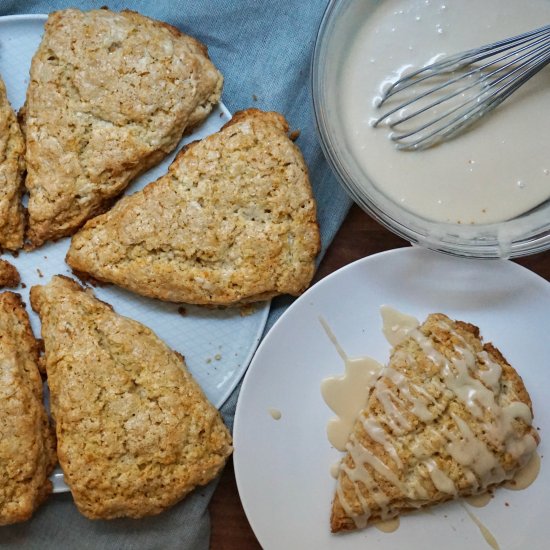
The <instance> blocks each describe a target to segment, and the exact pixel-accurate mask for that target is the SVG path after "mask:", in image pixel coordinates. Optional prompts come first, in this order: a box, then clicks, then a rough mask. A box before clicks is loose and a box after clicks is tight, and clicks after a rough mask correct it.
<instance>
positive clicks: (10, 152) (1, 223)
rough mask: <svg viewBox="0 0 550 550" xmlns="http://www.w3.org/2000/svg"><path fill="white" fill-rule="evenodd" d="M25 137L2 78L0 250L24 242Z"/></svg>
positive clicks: (0, 80)
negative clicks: (22, 197)
mask: <svg viewBox="0 0 550 550" xmlns="http://www.w3.org/2000/svg"><path fill="white" fill-rule="evenodd" d="M24 157H25V141H24V139H23V134H22V133H21V129H20V127H19V123H18V122H17V118H16V116H15V113H14V112H13V109H12V108H11V105H10V103H9V101H8V96H7V94H6V86H5V84H4V81H3V80H2V79H1V78H0V251H1V250H2V249H3V248H4V249H6V250H17V249H19V248H21V247H22V246H23V240H24V232H25V211H24V208H23V205H22V203H21V196H22V194H23V189H24V188H23V173H24V171H25V158H24Z"/></svg>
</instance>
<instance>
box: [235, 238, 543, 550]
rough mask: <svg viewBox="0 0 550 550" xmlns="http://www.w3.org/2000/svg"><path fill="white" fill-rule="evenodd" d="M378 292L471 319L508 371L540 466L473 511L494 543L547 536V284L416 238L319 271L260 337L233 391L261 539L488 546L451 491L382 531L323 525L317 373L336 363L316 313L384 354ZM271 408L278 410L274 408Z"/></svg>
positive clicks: (356, 350)
mask: <svg viewBox="0 0 550 550" xmlns="http://www.w3.org/2000/svg"><path fill="white" fill-rule="evenodd" d="M383 304H387V305H390V306H393V307H395V308H397V309H399V310H401V311H403V312H404V313H409V314H411V315H414V316H415V317H417V318H419V319H424V318H425V316H426V315H428V314H429V313H431V312H442V313H446V314H448V315H449V316H451V317H454V318H457V319H462V320H466V321H469V322H472V323H474V324H476V325H478V326H479V327H480V328H481V332H482V335H483V336H484V338H485V340H486V341H492V342H493V343H494V344H495V345H496V346H497V347H499V348H500V350H501V351H502V353H503V354H504V356H505V357H506V358H507V359H508V360H509V361H510V362H511V364H512V365H513V366H515V368H516V369H517V370H518V371H519V373H520V374H521V376H522V377H523V379H524V381H525V383H526V386H527V388H528V390H529V391H530V393H531V397H532V400H533V406H534V412H535V426H537V427H540V429H541V431H540V433H541V437H542V442H541V444H540V447H539V453H540V454H541V455H542V457H543V459H542V467H541V472H540V474H539V477H538V478H537V480H536V481H535V483H534V484H533V485H531V486H530V487H529V488H527V489H526V490H524V491H508V490H506V489H499V490H498V491H497V492H496V496H495V498H494V499H493V500H492V501H491V502H490V503H489V504H488V505H487V506H486V507H484V508H475V509H473V512H474V514H475V515H476V516H477V517H478V518H479V519H480V520H481V522H482V523H483V524H484V525H485V526H486V527H487V528H488V529H489V531H490V532H491V533H492V534H493V535H494V536H495V537H496V540H497V541H498V543H499V544H500V547H501V548H502V549H503V550H504V549H518V550H520V549H526V548H533V549H534V548H547V547H548V546H547V544H548V541H547V539H548V538H549V537H550V522H549V521H548V510H550V491H549V490H548V487H550V469H549V468H547V467H546V461H547V460H548V459H547V458H546V456H547V455H548V456H549V457H550V451H549V446H550V440H549V439H548V438H547V437H545V436H548V432H549V431H550V407H548V406H547V405H548V396H549V395H550V373H549V369H548V358H549V357H550V338H549V336H548V329H549V326H550V284H548V282H546V281H545V280H544V279H542V278H540V277H538V276H537V275H535V274H533V273H532V272H530V271H528V270H527V269H525V268H522V267H520V266H518V265H517V264H514V263H512V262H509V261H505V260H485V261H483V260H465V259H457V258H453V257H449V256H443V255H441V254H438V253H434V252H429V251H426V250H422V249H415V248H404V249H400V250H395V251H391V252H386V253H383V254H377V255H375V256H370V257H368V258H365V259H363V260H360V261H357V262H355V263H353V264H351V265H349V266H346V267H345V268H343V269H341V270H339V271H337V272H336V273H334V274H332V275H331V276H329V277H327V278H325V279H323V280H322V281H320V282H319V283H318V284H316V285H315V286H313V287H312V288H311V289H310V290H309V291H307V292H306V293H305V294H304V295H303V296H301V297H300V298H299V299H298V300H297V301H296V302H294V304H293V305H292V306H290V308H289V309H288V310H287V311H286V312H285V313H284V314H283V316H282V317H281V318H280V319H279V321H278V322H277V323H276V324H275V325H274V326H273V328H272V329H271V330H270V332H269V333H268V335H267V337H266V338H265V339H264V341H263V342H262V344H261V345H260V347H259V348H258V351H257V352H256V355H255V356H254V359H253V360H252V363H251V365H250V368H249V369H248V372H247V374H246V376H245V379H244V382H243V386H242V389H241V394H240V398H239V402H238V404H237V412H236V417H235V427H234V441H235V454H234V461H235V462H234V463H235V474H236V478H237V485H238V488H239V492H240V495H241V499H242V502H243V505H244V509H245V511H246V514H247V516H248V519H249V521H250V524H251V525H252V528H253V530H254V532H255V533H256V536H257V537H258V539H259V541H260V543H261V544H262V546H263V548H265V549H266V550H271V549H274V550H275V549H277V550H279V549H281V548H284V549H286V550H294V549H296V550H300V549H310V548H311V549H315V550H324V549H331V550H332V549H345V550H352V549H357V550H359V549H361V550H365V549H367V548H376V549H377V550H384V549H392V550H393V549H407V550H413V549H425V548H437V549H439V548H445V550H452V549H456V550H463V549H464V548H471V549H474V548H479V549H488V548H489V546H488V544H487V542H486V541H485V539H484V538H483V537H482V535H481V533H480V531H479V530H478V528H477V527H476V526H475V524H474V523H473V521H472V520H471V519H469V517H468V516H467V514H466V512H465V510H464V508H462V507H461V505H460V504H459V503H457V502H454V503H449V504H446V505H443V506H441V507H436V508H434V509H433V511H430V512H429V513H428V512H423V513H416V514H411V515H409V516H405V517H403V518H402V519H401V526H400V528H399V529H398V530H397V531H396V532H394V533H391V534H384V533H381V532H380V531H378V530H377V529H375V528H370V529H366V530H363V531H360V532H355V533H349V534H344V535H331V534H330V532H329V531H330V528H329V516H330V505H331V501H332V496H333V491H334V486H335V481H334V479H333V478H332V477H331V476H330V467H331V465H332V464H334V463H335V462H337V461H338V459H339V458H340V456H341V455H340V453H339V452H338V451H337V450H335V449H334V448H332V447H331V446H330V444H329V442H328V440H327V437H326V424H327V421H328V420H329V419H330V418H332V417H333V416H334V415H333V413H332V411H330V410H329V409H328V407H327V406H326V405H325V403H324V401H323V399H322V397H321V393H320V385H321V380H322V379H323V378H325V377H327V376H333V375H338V374H341V373H343V368H344V366H343V363H342V360H341V358H340V356H339V355H338V354H337V352H336V350H335V348H334V346H333V344H332V343H331V342H330V341H329V339H328V338H327V336H326V334H325V332H324V330H323V328H322V326H321V324H320V322H319V316H322V317H324V318H325V319H326V321H327V322H328V324H329V326H330V327H331V329H332V330H333V332H334V333H335V335H336V338H337V339H338V341H339V342H340V344H341V345H342V347H343V349H344V350H345V351H346V352H347V354H348V356H350V357H360V356H365V355H368V356H371V357H374V358H375V359H377V360H379V361H381V362H385V361H387V357H388V353H389V345H388V344H387V343H386V340H385V339H384V337H383V335H382V332H381V325H382V323H381V320H380V315H379V308H380V306H381V305H383ZM270 409H277V410H279V411H280V412H281V415H282V416H281V418H280V420H274V418H273V417H272V416H271V414H270V412H269V410H270ZM506 502H507V503H508V504H509V506H506V504H505V503H506ZM544 541H546V542H544Z"/></svg>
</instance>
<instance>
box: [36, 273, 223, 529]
mask: <svg viewBox="0 0 550 550" xmlns="http://www.w3.org/2000/svg"><path fill="white" fill-rule="evenodd" d="M31 303H32V307H33V309H34V310H35V311H36V312H37V313H38V314H39V316H40V319H41V321H42V338H43V340H44V346H45V354H46V356H45V357H46V371H47V374H48V385H49V388H50V395H51V409H52V415H53V417H54V419H55V422H56V431H57V438H58V451H57V452H58V457H59V463H60V465H61V467H62V469H63V472H64V475H65V481H66V483H67V484H68V485H69V487H70V489H71V492H72V495H73V498H74V500H75V503H76V505H77V507H78V509H79V510H80V512H81V513H82V514H84V515H85V516H87V517H88V518H92V519H95V518H103V519H112V518H116V517H123V516H126V517H133V518H139V517H142V516H147V515H152V514H158V513H159V512H162V510H164V509H166V508H167V507H169V506H171V505H173V504H175V503H176V502H178V501H179V500H181V499H182V498H183V497H184V496H185V495H186V494H187V493H189V492H190V491H191V490H193V489H194V488H195V487H196V486H198V485H204V484H206V483H208V482H209V481H210V480H212V479H213V478H214V477H216V476H217V475H218V473H219V472H220V471H221V469H222V468H223V466H224V464H225V461H226V459H227V457H228V456H229V455H230V454H231V451H232V448H231V437H230V435H229V432H228V430H227V428H226V427H225V425H224V424H223V422H222V420H221V417H220V415H219V413H218V411H217V410H216V409H215V408H214V407H213V406H212V405H211V404H210V403H209V402H208V401H207V399H206V397H205V396H204V394H203V393H202V391H201V389H200V387H199V386H198V384H197V383H196V382H195V381H194V380H193V378H192V377H191V375H190V374H189V372H188V371H187V369H186V366H185V363H184V360H183V357H182V356H181V355H179V354H177V353H175V352H173V351H172V350H170V349H169V348H168V347H167V346H166V345H165V344H164V343H163V342H162V341H161V340H160V339H159V338H158V337H157V336H156V335H155V334H154V333H153V332H152V331H151V330H150V329H148V328H147V327H145V326H143V325H142V324H140V323H138V322H136V321H133V320H131V319H128V318H126V317H122V316H120V315H117V314H116V313H115V312H114V311H113V310H112V308H111V307H110V306H109V305H108V304H105V303H103V302H101V301H99V300H97V299H96V298H95V297H94V295H93V293H92V292H91V291H89V290H88V291H85V290H83V289H82V287H80V286H79V285H78V284H77V283H76V282H74V281H73V280H71V279H68V278H65V277H61V276H56V277H54V278H53V279H52V281H51V282H50V283H49V284H48V285H46V286H35V287H33V288H32V289H31Z"/></svg>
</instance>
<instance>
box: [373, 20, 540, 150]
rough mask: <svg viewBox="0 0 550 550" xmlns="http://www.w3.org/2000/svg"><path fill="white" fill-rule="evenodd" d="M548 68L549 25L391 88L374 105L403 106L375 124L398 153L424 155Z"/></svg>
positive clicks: (446, 61)
mask: <svg viewBox="0 0 550 550" xmlns="http://www.w3.org/2000/svg"><path fill="white" fill-rule="evenodd" d="M549 62H550V25H546V26H544V27H541V28H539V29H535V30H533V31H530V32H526V33H524V34H521V35H518V36H514V37H512V38H507V39H505V40H501V41H499V42H495V43H492V44H488V45H486V46H481V47H479V48H474V49H472V50H468V51H465V52H461V53H458V54H455V55H450V56H447V57H445V58H443V59H441V60H440V61H437V62H436V63H432V64H430V65H427V66H425V67H423V68H422V69H419V70H417V71H415V72H413V73H410V74H408V75H407V76H405V77H403V78H401V79H399V80H398V81H396V82H395V83H393V84H392V85H391V86H390V87H389V88H388V89H387V90H386V91H385V93H384V95H383V97H382V98H381V101H380V102H379V104H378V107H379V108H380V107H381V106H382V105H385V104H386V103H388V105H387V106H388V107H389V103H390V101H389V100H391V103H394V102H395V101H401V103H400V104H399V105H396V106H394V107H389V110H388V111H387V112H386V113H385V114H383V115H382V116H381V117H380V118H378V119H377V120H376V121H375V122H374V123H373V126H375V127H376V126H378V125H379V124H381V123H383V122H385V123H386V124H387V125H388V126H389V127H390V128H391V129H392V134H391V135H390V138H391V139H392V140H393V141H394V142H395V143H396V145H397V147H398V148H399V149H403V150H419V149H426V148H428V147H431V146H432V145H435V144H436V143H439V142H440V141H442V140H444V139H448V138H450V137H452V136H455V135H456V134H457V133H458V132H460V131H462V130H464V129H465V128H466V127H468V126H470V125H471V124H472V123H474V122H475V121H477V120H478V119H479V118H480V117H482V116H483V115H485V114H487V113H488V112H489V111H491V110H493V109H494V108H495V107H497V106H498V105H500V104H501V103H502V102H503V101H504V100H505V99H506V98H508V97H509V96H510V95H511V94H512V93H514V92H515V91H516V90H517V89H518V88H519V87H520V86H522V85H523V84H524V83H525V82H527V81H528V80H529V79H530V78H531V77H532V76H533V75H535V74H536V73H538V72H539V71H540V70H541V69H542V68H543V67H544V66H545V65H546V64H547V63H549Z"/></svg>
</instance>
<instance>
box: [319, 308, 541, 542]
mask: <svg viewBox="0 0 550 550" xmlns="http://www.w3.org/2000/svg"><path fill="white" fill-rule="evenodd" d="M381 313H382V318H383V325H384V333H385V334H386V336H387V338H388V340H390V342H394V343H395V342H397V343H400V342H403V341H404V340H405V339H407V338H411V339H413V340H414V341H416V343H417V344H418V345H419V347H420V348H421V349H422V351H423V353H424V354H425V355H426V356H427V357H428V358H429V359H430V360H431V361H433V363H434V364H435V366H437V368H438V369H439V373H440V376H439V377H435V378H434V380H433V381H432V384H433V385H434V387H435V388H436V389H437V391H438V392H440V393H441V394H444V395H448V394H449V393H450V394H453V395H454V396H455V397H454V398H456V399H457V400H458V401H459V402H462V404H463V405H464V406H465V408H466V409H467V410H468V411H469V412H470V414H472V415H473V416H474V417H476V418H477V421H478V422H479V423H480V424H481V426H482V429H483V432H484V433H485V434H486V436H487V437H488V439H489V442H490V443H491V444H492V445H495V447H496V448H499V449H502V448H505V449H506V450H507V451H508V452H509V453H510V454H511V455H512V457H513V458H514V459H515V460H517V461H518V463H519V464H525V463H527V461H528V460H529V459H530V457H532V455H533V452H534V450H535V448H536V441H535V439H534V438H533V437H532V436H531V435H530V434H526V435H524V436H521V435H518V434H517V432H516V431H515V429H514V423H515V421H516V419H521V420H523V421H524V422H525V423H526V424H531V421H532V417H531V412H530V410H529V407H527V406H526V405H525V404H523V403H520V402H512V403H509V404H507V405H503V406H501V405H499V404H498V403H497V401H496V398H495V394H496V393H497V392H498V391H499V389H500V376H501V372H502V369H501V368H500V365H498V364H497V363H496V362H495V361H493V360H492V359H491V357H490V356H489V354H488V353H487V352H485V351H482V352H478V353H476V354H474V352H473V351H472V350H471V349H469V347H468V344H467V342H466V341H465V340H464V339H462V337H461V336H460V335H459V334H458V333H456V332H453V339H454V340H453V341H454V346H455V347H454V355H453V357H452V358H451V359H448V358H447V357H446V356H444V355H443V354H441V353H440V352H439V351H438V350H437V349H436V347H435V345H434V342H433V340H432V339H431V338H430V337H428V336H426V335H425V334H424V333H423V332H422V331H421V330H420V329H419V326H418V321H417V320H416V319H414V318H413V317H410V316H406V315H403V314H400V313H399V312H398V311H396V310H393V309H392V308H389V307H383V308H382V310H381ZM323 326H325V330H326V331H327V334H329V337H330V338H331V340H332V341H333V342H335V343H336V344H337V342H336V338H335V337H334V334H332V331H330V329H329V328H328V326H327V325H326V323H324V325H323ZM438 328H440V329H442V330H443V331H446V332H450V331H452V327H451V326H450V325H447V324H446V322H445V321H444V320H441V321H438ZM337 349H338V350H339V354H340V355H341V357H342V358H343V359H344V362H345V365H346V374H345V375H344V376H343V377H338V378H333V379H330V380H325V381H324V382H323V386H324V389H323V395H324V397H325V400H327V395H326V393H327V392H326V388H327V384H328V387H329V389H330V392H329V401H330V402H329V401H327V403H328V404H329V406H330V407H331V408H332V409H333V410H334V411H335V412H336V413H337V414H340V413H342V414H343V415H344V419H343V420H342V419H341V418H338V419H336V420H333V421H332V422H333V423H334V422H335V421H340V422H339V428H340V429H339V433H340V437H341V436H342V434H344V433H346V434H347V440H346V442H345V443H344V444H343V449H345V450H347V451H348V453H349V456H350V457H351V462H350V463H348V462H346V461H342V462H341V464H340V468H339V472H338V475H339V476H341V475H345V476H347V478H348V479H349V480H350V481H351V482H352V484H353V487H354V494H355V497H356V499H357V500H358V502H359V503H360V504H361V507H362V513H360V514H358V512H357V509H356V508H355V507H354V505H353V504H352V503H351V502H349V501H348V499H347V498H346V496H345V495H344V493H343V491H342V488H341V486H340V484H338V486H337V495H338V498H339V500H340V503H341V504H342V507H343V508H344V510H345V512H346V513H347V514H348V515H349V516H350V517H352V518H354V521H355V522H356V525H357V527H358V528H361V527H364V526H366V525H367V523H368V521H369V517H370V515H371V510H370V504H369V501H368V499H367V498H366V496H365V493H364V490H365V489H366V492H367V494H369V496H370V497H371V498H372V500H373V501H374V502H375V503H376V505H377V507H378V508H377V509H376V514H377V516H380V517H381V518H382V519H389V518H391V517H392V516H393V514H394V513H395V512H394V511H393V510H392V507H391V502H390V500H391V499H390V497H389V496H388V495H387V494H385V493H384V492H383V490H382V489H381V487H380V484H379V483H378V482H377V481H376V480H375V479H374V478H373V475H372V473H371V472H372V471H374V472H376V474H377V475H378V476H381V477H382V478H384V479H385V480H386V482H387V483H389V484H390V485H392V486H393V487H394V488H396V489H397V490H398V491H399V492H400V493H401V494H402V495H403V496H404V497H405V498H406V499H407V500H408V505H409V506H418V507H420V506H422V505H423V501H425V499H427V498H429V494H428V492H427V490H426V488H425V487H424V486H423V485H422V480H421V479H417V480H416V482H414V483H411V482H410V481H409V482H407V483H405V482H404V477H403V476H402V472H403V467H404V465H403V462H402V460H401V458H400V456H399V453H398V452H397V449H396V447H395V446H394V444H393V443H392V441H391V440H390V438H389V437H388V434H387V431H386V428H389V429H390V431H392V432H393V433H394V434H399V433H405V432H406V431H407V430H409V429H410V428H411V415H412V417H413V418H414V417H416V418H418V419H420V420H422V421H423V422H425V423H426V424H427V425H429V424H430V422H431V421H433V420H435V419H436V418H437V416H438V415H439V414H440V412H441V406H442V405H441V404H440V403H438V402H437V400H435V399H434V398H433V397H432V396H431V394H430V393H429V392H428V391H426V389H424V388H423V387H421V386H418V385H416V384H414V383H413V382H411V381H410V380H408V379H407V378H406V377H405V376H404V375H403V374H401V373H400V372H398V371H396V370H395V369H393V368H390V367H389V366H387V367H384V368H382V367H381V366H380V365H379V364H377V363H376V362H374V361H373V360H372V359H370V358H366V360H365V358H364V359H363V361H359V360H355V361H350V360H349V358H348V357H347V355H346V354H345V352H344V351H343V349H342V348H341V347H340V346H339V345H337ZM394 353H402V349H401V350H396V351H394ZM403 353H405V352H403ZM405 359H407V357H406V356H405ZM476 362H477V363H480V364H481V367H482V368H481V371H482V372H481V375H480V374H479V369H478V368H477V366H476ZM350 364H351V365H355V366H361V365H362V367H361V369H362V370H363V371H364V372H363V373H362V374H360V372H359V371H360V370H361V369H358V370H357V372H353V371H350V372H348V369H349V366H350ZM373 365H374V366H375V367H376V368H374V369H373V368H372V367H373ZM474 370H475V373H476V375H475V376H474ZM350 375H351V376H350ZM478 376H479V378H480V379H481V380H480V379H478ZM353 380H356V381H360V382H359V384H357V383H355V384H354V383H353ZM357 385H360V386H361V392H362V397H361V395H360V394H359V393H358V392H357V391H356V390H357V388H356V387H355V386H357ZM350 389H351V390H353V391H352V393H353V396H354V397H353V400H352V401H353V407H352V408H346V407H345V404H346V403H345V402H346V399H345V393H346V392H347V391H350ZM371 390H373V391H374V392H375V394H376V398H377V401H378V403H379V404H380V406H382V408H383V409H384V413H385V414H384V415H383V417H381V418H380V417H379V418H374V417H372V416H368V415H367V414H366V413H364V411H363V412H361V409H364V407H365V406H366V403H367V399H368V396H369V394H370V391H371ZM361 399H362V400H363V401H362V403H361ZM331 403H332V404H331ZM352 409H355V413H353V410H352ZM450 419H452V421H453V425H454V427H453V428H450V427H449V426H448V425H447V427H445V426H443V427H442V426H439V427H438V428H437V429H436V428H434V429H433V433H434V436H435V437H436V438H440V439H441V438H442V440H443V442H444V445H445V449H446V451H447V452H448V454H449V456H451V457H452V458H453V459H454V460H455V461H456V462H457V463H458V464H459V465H460V466H461V467H462V471H463V475H464V476H465V478H466V480H467V483H468V484H469V486H470V487H472V488H473V490H474V491H478V492H479V493H480V494H481V493H484V492H485V491H486V490H487V488H488V487H489V486H491V485H493V484H495V483H500V482H502V481H504V480H506V478H507V477H509V474H507V473H506V472H505V471H504V470H503V468H502V466H501V464H500V462H499V460H498V458H497V456H496V455H495V454H494V452H493V451H492V450H491V448H490V447H489V446H488V444H487V443H485V442H484V441H482V440H481V439H480V438H478V437H477V436H476V434H475V433H474V431H473V430H472V429H471V427H470V425H469V423H468V422H467V421H466V420H465V419H464V418H462V417H461V416H460V415H459V414H456V413H451V414H450ZM357 421H359V422H360V424H359V425H360V426H362V428H363V429H364V432H365V434H366V435H367V436H368V437H370V438H371V439H372V440H373V441H374V442H376V443H378V444H380V445H382V447H383V448H384V451H385V452H386V454H387V455H388V457H389V458H390V462H385V461H384V460H382V459H381V458H380V457H379V456H377V455H375V454H374V453H373V452H372V450H371V449H370V448H367V447H365V446H363V444H361V442H360V441H359V440H358V439H357V433H358V432H357V431H356V430H357V428H356V429H355V431H352V428H353V424H354V422H357ZM384 424H385V426H384ZM342 428H344V429H342ZM329 434H330V429H329ZM331 442H332V440H331ZM333 444H334V443H333ZM338 444H339V445H340V446H342V441H339V442H338ZM409 451H410V452H412V454H413V455H414V456H415V457H416V459H417V460H418V462H419V464H421V465H422V466H423V468H424V469H425V471H426V472H427V476H428V477H429V479H431V481H432V483H433V485H434V487H435V488H436V489H437V490H438V491H440V492H441V493H444V494H449V495H451V496H452V497H457V496H458V495H459V490H458V487H457V486H456V485H455V483H454V481H453V480H452V479H451V478H450V477H449V476H448V475H447V473H445V472H443V471H442V469H441V468H440V467H439V466H438V463H437V461H436V459H435V458H434V457H433V452H432V451H431V450H430V449H425V448H423V446H422V444H421V443H420V442H419V441H414V442H413V445H412V446H411V447H410V448H409ZM535 454H536V453H535ZM530 464H532V461H531V462H530ZM526 471H529V472H533V471H536V464H535V466H532V465H531V466H530V468H526ZM333 473H335V472H334V469H333ZM534 475H535V476H536V473H535V474H534ZM526 477H527V478H532V477H533V474H532V473H531V474H529V473H527V474H526ZM480 529H481V530H482V532H483V529H482V527H480ZM484 536H485V537H486V539H487V540H488V542H489V541H491V542H490V543H492V539H491V535H490V533H485V532H484ZM495 543H496V542H495Z"/></svg>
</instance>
